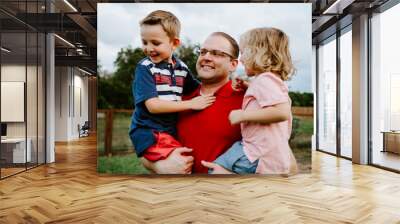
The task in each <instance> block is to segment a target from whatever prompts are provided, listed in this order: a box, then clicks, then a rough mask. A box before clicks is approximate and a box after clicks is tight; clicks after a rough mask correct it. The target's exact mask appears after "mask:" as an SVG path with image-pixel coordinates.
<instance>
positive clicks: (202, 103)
mask: <svg viewBox="0 0 400 224" xmlns="http://www.w3.org/2000/svg"><path fill="white" fill-rule="evenodd" d="M214 101H215V96H198V97H195V98H193V99H191V100H190V105H191V106H190V108H191V109H192V110H203V109H205V108H207V107H209V106H211V104H213V103H214Z"/></svg>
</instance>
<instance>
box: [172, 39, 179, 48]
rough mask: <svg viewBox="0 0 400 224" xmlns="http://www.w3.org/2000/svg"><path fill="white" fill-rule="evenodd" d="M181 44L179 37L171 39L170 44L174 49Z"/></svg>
mask: <svg viewBox="0 0 400 224" xmlns="http://www.w3.org/2000/svg"><path fill="white" fill-rule="evenodd" d="M180 45H181V40H180V39H179V38H174V39H172V46H173V48H174V50H175V49H176V48H178V47H179V46H180Z"/></svg>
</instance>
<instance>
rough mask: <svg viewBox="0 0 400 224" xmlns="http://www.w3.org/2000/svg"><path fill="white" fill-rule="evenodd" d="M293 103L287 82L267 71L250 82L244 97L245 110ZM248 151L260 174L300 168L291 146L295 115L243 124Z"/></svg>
mask: <svg viewBox="0 0 400 224" xmlns="http://www.w3.org/2000/svg"><path fill="white" fill-rule="evenodd" d="M287 102H289V103H290V104H291V101H290V98H289V90H288V87H287V85H286V84H285V83H284V82H283V81H282V79H280V78H279V77H278V76H277V75H274V74H273V73H270V72H266V73H262V74H259V75H257V76H256V77H255V78H254V79H253V80H252V81H251V83H250V85H249V88H248V89H247V91H246V93H245V96H244V99H243V105H242V109H243V110H259V109H262V108H265V107H269V106H273V105H277V104H280V103H287ZM241 129H242V137H243V147H244V153H245V155H246V156H247V158H248V159H249V160H250V161H251V162H254V161H255V160H257V159H259V162H258V166H257V169H256V173H260V174H289V173H294V172H296V171H297V164H296V159H295V158H294V156H293V153H292V150H291V149H290V147H289V143H288V142H289V138H290V134H291V130H292V115H290V119H289V120H287V121H282V122H277V123H271V124H258V123H249V122H243V123H241Z"/></svg>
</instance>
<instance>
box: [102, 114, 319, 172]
mask: <svg viewBox="0 0 400 224" xmlns="http://www.w3.org/2000/svg"><path fill="white" fill-rule="evenodd" d="M130 117H131V114H128V113H116V114H115V115H114V120H113V136H112V153H113V155H112V156H110V157H108V156H106V155H104V129H105V121H104V118H102V117H100V116H98V119H97V150H98V155H99V156H98V163H97V164H98V167H97V170H98V172H99V173H110V174H111V173H114V174H147V173H149V172H148V171H147V170H146V169H145V168H144V167H143V166H142V164H141V162H140V160H139V159H138V158H137V157H136V154H135V153H134V150H133V147H132V143H131V141H130V139H129V136H128V131H129V126H130V122H131V119H130ZM296 118H297V119H298V127H297V128H296V129H295V130H294V132H295V137H294V138H293V139H292V140H291V141H290V146H291V148H292V150H293V153H294V155H295V157H296V160H297V163H298V165H299V169H300V172H302V173H306V172H310V170H311V135H312V133H313V118H312V117H296ZM294 123H295V122H294ZM294 126H295V125H294Z"/></svg>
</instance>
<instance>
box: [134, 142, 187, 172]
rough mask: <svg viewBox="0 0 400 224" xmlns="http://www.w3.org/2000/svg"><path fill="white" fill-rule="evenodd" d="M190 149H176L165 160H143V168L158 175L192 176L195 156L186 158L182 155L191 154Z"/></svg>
mask: <svg viewBox="0 0 400 224" xmlns="http://www.w3.org/2000/svg"><path fill="white" fill-rule="evenodd" d="M191 151H192V149H189V148H185V147H182V148H176V149H175V150H174V151H172V152H171V154H169V155H168V157H167V158H166V159H164V160H158V161H156V162H151V161H149V160H147V159H145V158H143V157H142V158H141V161H142V163H143V166H144V167H145V168H146V169H148V170H150V171H153V172H154V173H157V174H190V173H191V171H192V165H193V156H184V155H182V153H185V152H191Z"/></svg>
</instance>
